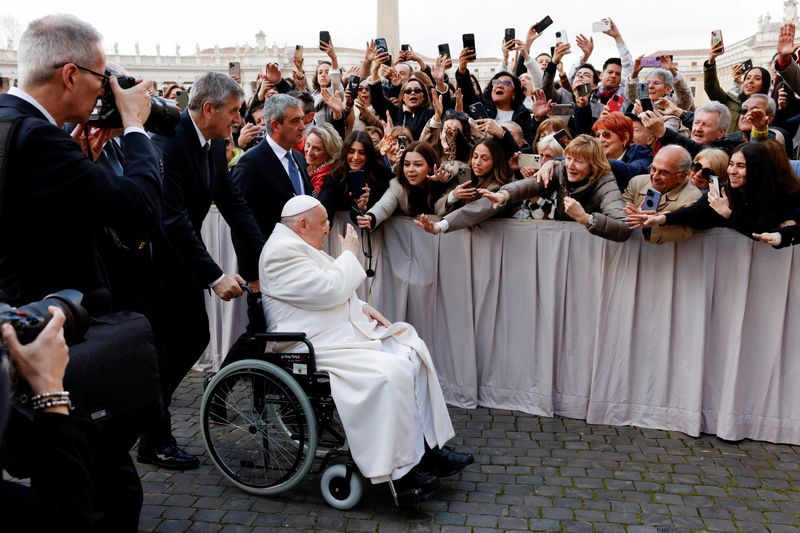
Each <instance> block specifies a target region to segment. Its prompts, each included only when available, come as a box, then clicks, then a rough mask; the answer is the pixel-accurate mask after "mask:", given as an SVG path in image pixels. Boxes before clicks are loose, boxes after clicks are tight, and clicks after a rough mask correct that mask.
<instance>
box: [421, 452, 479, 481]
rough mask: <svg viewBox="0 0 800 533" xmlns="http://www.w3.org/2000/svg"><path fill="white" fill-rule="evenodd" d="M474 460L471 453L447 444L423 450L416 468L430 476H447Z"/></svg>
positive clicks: (462, 468) (457, 471) (459, 470)
mask: <svg viewBox="0 0 800 533" xmlns="http://www.w3.org/2000/svg"><path fill="white" fill-rule="evenodd" d="M474 462H475V458H474V457H473V456H472V454H471V453H459V452H457V451H455V450H453V449H452V448H449V447H447V446H445V447H443V448H435V449H432V450H428V451H427V452H425V455H423V456H422V461H420V462H419V465H417V468H418V469H419V470H421V471H422V472H425V473H427V474H430V475H432V476H436V477H437V478H440V477H447V476H452V475H453V474H458V473H459V472H461V471H462V470H464V468H466V467H467V466H468V465H471V464H472V463H474Z"/></svg>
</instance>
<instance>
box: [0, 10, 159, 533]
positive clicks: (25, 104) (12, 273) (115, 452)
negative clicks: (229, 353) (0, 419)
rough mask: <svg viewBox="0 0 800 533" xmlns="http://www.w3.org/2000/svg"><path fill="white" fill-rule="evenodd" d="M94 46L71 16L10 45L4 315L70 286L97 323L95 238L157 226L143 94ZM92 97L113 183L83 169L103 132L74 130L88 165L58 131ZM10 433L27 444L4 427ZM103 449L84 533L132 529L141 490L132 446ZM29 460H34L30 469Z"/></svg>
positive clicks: (124, 440) (1, 114) (0, 283)
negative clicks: (116, 129)
mask: <svg viewBox="0 0 800 533" xmlns="http://www.w3.org/2000/svg"><path fill="white" fill-rule="evenodd" d="M100 41H101V36H100V34H99V33H98V32H97V30H95V29H94V28H93V27H92V26H91V25H90V24H88V23H86V22H84V21H82V20H80V19H78V18H76V17H74V16H71V15H48V16H45V17H43V18H40V19H37V20H34V21H33V22H31V23H30V25H29V26H28V28H27V29H26V30H25V32H24V33H23V34H22V36H21V39H20V42H19V50H18V56H17V58H18V64H19V88H14V89H12V90H11V91H10V92H9V93H8V94H4V95H0V124H2V125H3V126H11V127H10V129H9V128H4V129H3V130H2V131H3V132H4V135H3V139H2V142H0V146H3V147H5V148H6V151H5V160H4V161H3V162H2V163H3V164H2V165H0V171H2V174H0V194H2V197H0V198H1V201H0V291H2V292H4V293H5V294H6V295H7V301H8V303H9V304H11V305H17V306H18V305H22V304H25V303H27V302H30V301H34V300H38V299H41V298H42V297H43V296H44V295H46V294H48V293H52V292H55V291H57V290H59V289H62V288H63V287H72V288H74V289H77V290H79V291H80V292H82V293H83V294H84V296H85V297H84V300H83V305H84V306H85V307H86V309H87V310H88V311H89V313H90V314H91V315H92V316H101V315H104V314H106V313H108V312H109V311H111V309H112V302H111V296H110V291H109V283H108V279H107V275H106V269H105V266H104V264H103V260H102V259H101V257H100V255H99V253H98V243H97V239H98V229H99V228H101V227H102V226H108V227H114V226H117V225H125V226H126V227H127V228H131V229H135V228H142V229H144V230H147V229H149V228H151V227H153V225H154V224H157V223H158V221H159V217H160V213H161V177H160V172H159V162H158V155H157V152H156V150H155V147H154V146H153V144H152V143H151V141H150V139H149V137H148V136H147V135H146V134H145V130H144V124H145V122H146V121H147V120H148V118H149V116H150V109H151V99H150V96H149V94H148V92H147V91H148V89H149V88H150V87H151V85H152V83H151V82H148V81H143V82H141V83H139V84H136V85H133V86H132V87H129V88H127V89H122V88H121V87H120V84H119V83H118V81H117V78H116V77H115V76H110V75H109V74H108V73H107V71H106V68H105V55H104V53H103V49H102V47H101V42H100ZM134 83H135V80H134ZM109 94H110V95H111V96H109ZM98 98H102V99H103V101H104V102H108V101H109V100H113V101H114V103H115V107H116V111H117V112H118V114H119V117H120V127H122V128H123V129H124V138H123V141H124V142H123V143H122V145H123V146H122V148H123V152H124V156H125V166H124V170H123V175H120V176H118V175H116V173H115V172H114V171H112V170H110V169H108V168H107V167H105V166H103V165H98V164H96V163H95V162H94V157H95V155H96V154H97V153H98V152H99V149H100V148H101V147H102V145H103V144H104V142H105V140H107V139H108V138H109V132H108V130H106V129H104V128H92V127H89V126H84V127H83V130H82V131H83V135H84V140H85V144H86V146H85V149H86V152H87V153H88V155H89V157H87V153H84V151H83V150H82V148H81V146H80V145H79V144H78V143H77V142H76V140H75V139H73V138H72V137H70V135H69V134H67V133H66V132H65V131H64V130H63V129H62V128H63V126H64V124H65V123H67V122H72V123H76V124H86V123H87V121H88V120H89V118H90V115H91V114H92V113H93V110H94V109H95V103H96V101H97V100H98ZM99 355H102V354H101V353H100V354H98V356H99ZM11 422H12V423H14V419H13V417H12V420H11ZM9 431H10V432H13V433H19V432H20V431H23V437H24V438H25V439H27V442H34V441H35V440H36V436H35V434H34V435H29V434H27V433H24V430H20V429H15V428H14V427H13V426H9ZM25 439H23V440H24V441H25ZM102 439H103V442H102V444H101V446H100V447H99V449H100V451H101V452H102V453H101V455H98V457H97V463H98V469H97V478H96V486H97V495H98V497H97V502H96V506H95V509H94V511H95V515H94V516H95V517H96V518H97V521H96V522H95V525H94V527H95V528H98V529H102V530H108V531H112V530H113V531H132V530H135V528H136V525H137V523H138V518H139V511H140V509H141V504H142V488H141V483H140V482H139V477H138V474H137V472H136V469H135V467H134V465H133V462H132V461H131V458H130V455H129V454H128V449H129V448H130V445H132V442H129V440H130V439H129V438H128V437H127V436H123V435H122V434H121V432H120V433H115V432H104V433H103V435H102ZM27 450H28V447H23V449H22V450H21V451H22V452H25V451H27ZM18 451H19V450H18ZM12 453H13V452H12ZM40 459H41V458H40V457H38V456H36V454H34V455H33V456H32V457H31V460H32V462H33V463H34V465H31V466H35V464H36V463H38V462H39V460H40ZM73 490H74V489H73Z"/></svg>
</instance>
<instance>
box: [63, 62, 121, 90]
mask: <svg viewBox="0 0 800 533" xmlns="http://www.w3.org/2000/svg"><path fill="white" fill-rule="evenodd" d="M69 64H70V63H69V62H67V63H59V64H57V65H53V68H55V69H59V68H61V67H65V66H67V65H69ZM72 64H73V65H75V68H76V69H78V70H82V71H84V72H88V73H89V74H91V75H93V76H97V77H98V78H100V79H101V80H103V88H104V89H105V87H106V85H108V80H109V79H110V77H109V76H106V75H105V74H100V73H99V72H95V71H93V70H92V69H90V68H86V67H82V66H80V65H78V64H76V63H72Z"/></svg>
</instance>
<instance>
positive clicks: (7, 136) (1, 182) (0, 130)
mask: <svg viewBox="0 0 800 533" xmlns="http://www.w3.org/2000/svg"><path fill="white" fill-rule="evenodd" d="M21 118H22V117H14V118H3V119H0V220H2V219H3V205H4V192H5V184H6V173H7V167H8V156H9V154H10V153H11V139H12V138H13V135H12V133H13V132H14V128H15V127H16V125H17V123H18V122H19V121H20V119H21Z"/></svg>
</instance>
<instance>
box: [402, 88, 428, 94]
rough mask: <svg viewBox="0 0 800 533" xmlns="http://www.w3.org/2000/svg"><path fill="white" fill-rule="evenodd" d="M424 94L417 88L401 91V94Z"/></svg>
mask: <svg viewBox="0 0 800 533" xmlns="http://www.w3.org/2000/svg"><path fill="white" fill-rule="evenodd" d="M424 92H425V91H423V90H422V89H420V88H419V87H414V88H413V89H406V90H405V91H403V94H422V93H424Z"/></svg>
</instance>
